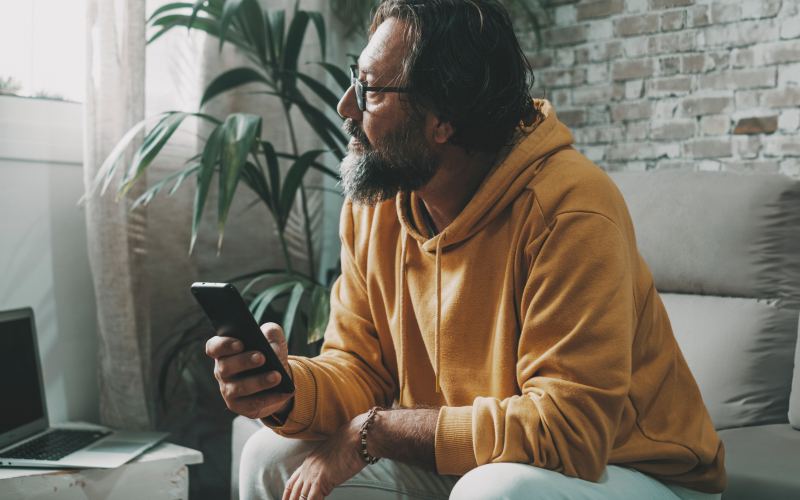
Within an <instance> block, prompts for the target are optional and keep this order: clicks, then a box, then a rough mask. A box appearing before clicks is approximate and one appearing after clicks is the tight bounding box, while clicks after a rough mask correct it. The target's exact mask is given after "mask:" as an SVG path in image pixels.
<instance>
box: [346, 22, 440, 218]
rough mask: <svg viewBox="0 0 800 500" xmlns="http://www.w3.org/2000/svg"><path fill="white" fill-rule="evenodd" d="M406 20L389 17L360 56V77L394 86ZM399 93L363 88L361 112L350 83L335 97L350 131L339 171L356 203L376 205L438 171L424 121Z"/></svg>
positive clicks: (422, 183) (414, 187)
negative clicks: (340, 97)
mask: <svg viewBox="0 0 800 500" xmlns="http://www.w3.org/2000/svg"><path fill="white" fill-rule="evenodd" d="M404 27H405V23H404V21H400V20H397V19H395V18H389V19H387V20H386V21H385V22H384V23H383V24H381V25H380V26H379V27H378V29H377V30H376V31H375V34H374V35H373V36H372V39H371V40H370V42H369V45H367V47H366V48H365V49H364V51H363V52H362V53H361V57H360V58H359V72H360V78H361V80H362V82H364V85H365V86H370V87H398V86H400V83H399V82H398V77H399V73H400V66H401V63H402V59H403V57H404V56H405V54H406V51H407V50H408V46H407V44H406V42H405V41H404V39H403V35H404ZM401 95H402V94H397V93H390V92H369V91H368V92H367V95H366V108H367V109H366V110H365V111H361V110H360V109H359V108H358V104H357V102H356V97H355V91H354V89H353V87H350V89H348V90H347V92H345V94H344V97H342V100H341V101H340V102H339V114H340V115H341V116H342V117H344V118H347V119H346V120H345V123H344V127H343V129H344V131H345V132H346V133H347V134H349V135H350V136H351V139H350V143H349V144H348V146H347V152H348V155H347V156H346V157H345V158H344V160H342V163H341V165H340V166H339V170H340V172H341V175H342V185H343V187H344V191H345V194H346V195H347V196H348V197H349V198H350V199H351V200H353V201H354V202H356V203H363V204H368V205H374V204H376V203H379V202H381V201H385V200H388V199H391V198H393V197H394V196H395V195H396V194H397V193H398V192H399V191H415V190H417V189H419V188H421V187H423V186H425V185H426V184H427V183H428V182H429V181H430V180H431V179H432V178H433V176H434V175H435V174H436V172H437V171H438V170H439V164H440V162H439V155H438V154H437V153H436V151H435V150H434V148H433V145H432V143H431V141H430V140H429V139H428V138H427V136H426V121H425V120H424V119H418V118H417V117H416V116H414V115H411V114H409V113H406V111H405V110H404V109H403V106H402V102H401V100H400V99H401V97H400V96H401Z"/></svg>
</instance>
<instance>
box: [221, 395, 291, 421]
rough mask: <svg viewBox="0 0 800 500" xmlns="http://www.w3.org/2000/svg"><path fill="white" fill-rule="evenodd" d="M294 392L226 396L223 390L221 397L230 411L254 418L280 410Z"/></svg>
mask: <svg viewBox="0 0 800 500" xmlns="http://www.w3.org/2000/svg"><path fill="white" fill-rule="evenodd" d="M294 394H295V393H294V392H291V393H288V394H283V393H280V392H267V393H257V394H253V395H250V396H244V397H239V398H236V397H228V396H226V395H225V393H224V392H223V397H224V398H225V403H226V404H227V405H228V408H229V409H230V410H231V411H233V412H235V413H238V414H239V415H244V416H245V417H247V418H250V419H256V418H264V417H267V416H269V415H272V414H273V413H275V412H276V411H278V410H280V409H281V408H283V407H284V405H285V404H286V402H287V401H289V400H290V399H291V398H292V397H293V396H294Z"/></svg>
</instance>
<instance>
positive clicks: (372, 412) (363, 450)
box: [358, 406, 381, 465]
mask: <svg viewBox="0 0 800 500" xmlns="http://www.w3.org/2000/svg"><path fill="white" fill-rule="evenodd" d="M380 409H381V408H379V407H377V406H376V407H375V408H373V409H371V410H370V411H369V413H368V414H367V419H366V420H364V423H363V424H361V429H359V430H358V432H360V433H361V455H362V456H363V457H364V460H365V461H366V462H367V463H368V464H370V465H372V464H374V463H375V462H377V461H378V460H380V458H378V457H371V456H369V452H367V430H369V426H370V425H371V424H372V420H373V419H374V418H375V415H377V414H378V410H380Z"/></svg>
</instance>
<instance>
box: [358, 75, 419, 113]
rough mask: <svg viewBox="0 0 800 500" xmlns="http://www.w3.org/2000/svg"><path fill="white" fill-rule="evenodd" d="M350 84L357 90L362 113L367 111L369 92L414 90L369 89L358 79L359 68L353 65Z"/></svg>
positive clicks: (402, 88)
mask: <svg viewBox="0 0 800 500" xmlns="http://www.w3.org/2000/svg"><path fill="white" fill-rule="evenodd" d="M350 83H351V84H352V85H353V87H355V90H356V102H358V109H360V110H361V111H366V110H367V92H400V93H404V92H411V91H412V90H411V89H409V88H406V87H367V86H365V85H364V84H363V83H362V82H361V80H359V79H358V66H357V65H355V64H353V65H351V66H350Z"/></svg>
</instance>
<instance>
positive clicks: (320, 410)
mask: <svg viewBox="0 0 800 500" xmlns="http://www.w3.org/2000/svg"><path fill="white" fill-rule="evenodd" d="M340 238H341V240H342V253H341V259H342V275H341V276H340V277H339V279H338V280H337V281H336V283H335V284H334V285H333V289H332V290H331V315H330V320H329V323H328V328H327V330H326V331H325V342H324V344H323V347H322V353H321V354H320V355H319V356H317V357H315V358H304V357H296V356H290V360H289V363H290V364H291V367H292V373H293V376H294V382H295V385H296V386H297V394H296V395H295V400H294V407H293V409H292V411H291V412H290V413H289V415H288V417H287V419H286V421H285V422H284V423H283V425H276V423H277V422H276V421H274V420H272V419H262V421H263V422H264V424H265V425H267V426H268V427H271V428H272V429H274V430H275V431H276V432H278V434H281V435H282V436H285V437H291V438H299V439H325V438H327V437H328V436H330V435H331V434H333V433H334V432H335V431H336V430H337V429H338V428H339V427H341V426H342V425H344V424H345V423H347V422H349V421H350V420H351V419H353V418H354V417H356V416H357V415H360V414H361V413H364V412H366V411H368V410H369V409H370V408H372V407H373V406H387V405H390V404H391V402H392V400H393V399H394V394H395V387H396V385H395V383H394V380H393V378H392V376H391V374H390V373H389V371H388V370H387V368H386V367H384V365H383V359H382V350H381V345H380V342H379V339H378V335H377V333H376V329H375V325H374V324H373V321H372V313H371V310H370V306H369V300H368V297H367V287H366V282H365V280H364V276H363V275H362V274H361V272H360V271H359V269H358V266H357V265H356V254H355V245H356V242H355V239H356V238H355V235H354V224H353V208H352V204H351V202H350V200H347V201H346V202H345V205H344V207H343V208H342V217H341V224H340Z"/></svg>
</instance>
